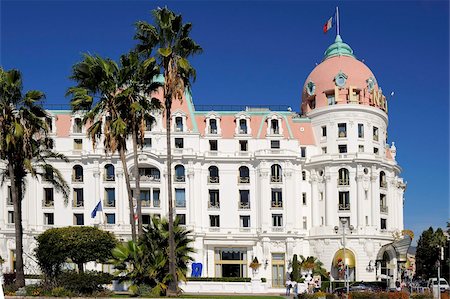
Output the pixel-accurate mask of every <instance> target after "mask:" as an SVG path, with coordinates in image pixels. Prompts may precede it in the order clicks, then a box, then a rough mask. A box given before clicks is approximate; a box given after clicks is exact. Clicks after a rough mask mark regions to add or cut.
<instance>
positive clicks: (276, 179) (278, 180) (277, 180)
mask: <svg viewBox="0 0 450 299" xmlns="http://www.w3.org/2000/svg"><path fill="white" fill-rule="evenodd" d="M282 181H283V178H282V177H281V175H277V176H271V177H270V182H271V183H281V182H282Z"/></svg>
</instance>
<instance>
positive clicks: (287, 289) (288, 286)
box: [286, 280, 292, 296]
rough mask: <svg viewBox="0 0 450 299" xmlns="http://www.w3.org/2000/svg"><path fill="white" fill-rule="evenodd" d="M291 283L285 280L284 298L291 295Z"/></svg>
mask: <svg viewBox="0 0 450 299" xmlns="http://www.w3.org/2000/svg"><path fill="white" fill-rule="evenodd" d="M291 284H292V282H291V281H290V280H286V296H290V295H291V286H292V285H291Z"/></svg>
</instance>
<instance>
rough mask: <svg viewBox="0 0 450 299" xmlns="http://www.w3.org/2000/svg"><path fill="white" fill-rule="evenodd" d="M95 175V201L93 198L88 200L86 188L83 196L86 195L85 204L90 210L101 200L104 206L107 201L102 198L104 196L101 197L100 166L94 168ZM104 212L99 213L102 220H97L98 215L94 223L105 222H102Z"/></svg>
mask: <svg viewBox="0 0 450 299" xmlns="http://www.w3.org/2000/svg"><path fill="white" fill-rule="evenodd" d="M93 176H94V194H95V195H94V199H93V202H92V199H91V200H90V201H89V200H88V201H87V200H86V199H87V198H88V196H87V194H86V193H85V192H86V189H84V190H83V192H84V194H83V196H84V206H85V207H87V210H88V211H89V210H90V209H93V207H95V206H96V205H97V203H98V201H99V200H100V201H102V207H105V203H104V201H103V200H102V198H101V197H100V171H99V170H98V168H97V169H94V171H93ZM85 210H86V208H85ZM103 213H104V212H103V211H101V212H100V215H99V219H100V220H98V221H97V217H96V218H95V219H93V222H94V223H100V224H104V223H102V222H103V218H104V217H103Z"/></svg>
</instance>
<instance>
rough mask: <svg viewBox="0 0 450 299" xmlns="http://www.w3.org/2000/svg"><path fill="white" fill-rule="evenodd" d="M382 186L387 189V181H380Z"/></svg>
mask: <svg viewBox="0 0 450 299" xmlns="http://www.w3.org/2000/svg"><path fill="white" fill-rule="evenodd" d="M380 188H383V189H386V188H387V182H383V181H381V182H380Z"/></svg>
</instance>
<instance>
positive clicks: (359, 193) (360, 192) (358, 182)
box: [356, 173, 365, 227]
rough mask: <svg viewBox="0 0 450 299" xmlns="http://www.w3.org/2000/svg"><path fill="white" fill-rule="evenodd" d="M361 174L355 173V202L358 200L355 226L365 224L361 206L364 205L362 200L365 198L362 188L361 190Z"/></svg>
mask: <svg viewBox="0 0 450 299" xmlns="http://www.w3.org/2000/svg"><path fill="white" fill-rule="evenodd" d="M363 179H364V177H363V175H362V174H358V173H357V174H356V189H357V202H358V215H357V220H358V221H357V224H356V225H357V226H359V227H363V226H365V223H364V210H363V206H364V200H365V196H364V190H363V186H362V183H363Z"/></svg>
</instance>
